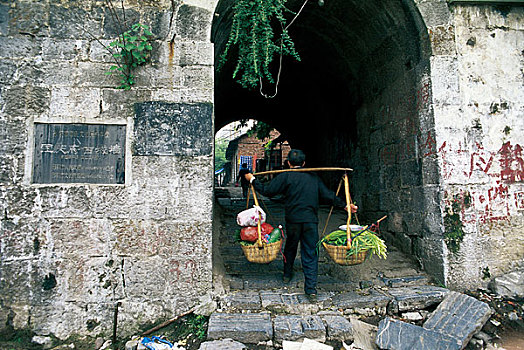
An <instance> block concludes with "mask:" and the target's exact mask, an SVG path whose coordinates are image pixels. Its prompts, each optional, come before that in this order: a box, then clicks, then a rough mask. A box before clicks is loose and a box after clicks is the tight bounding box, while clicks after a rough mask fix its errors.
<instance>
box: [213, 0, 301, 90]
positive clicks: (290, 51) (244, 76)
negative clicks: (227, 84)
mask: <svg viewBox="0 0 524 350" xmlns="http://www.w3.org/2000/svg"><path fill="white" fill-rule="evenodd" d="M285 3H286V0H235V5H234V7H233V13H234V16H233V22H232V25H231V32H230V34H229V39H228V41H227V43H226V47H225V49H224V52H223V53H222V55H221V57H220V61H219V64H218V68H219V69H220V68H222V67H223V66H224V64H225V62H226V61H227V55H228V52H229V51H230V49H231V47H232V46H233V45H237V46H238V59H237V64H236V67H235V70H234V72H233V78H237V77H238V78H237V81H238V82H239V83H240V84H241V85H242V86H243V87H245V88H254V87H256V86H257V84H258V83H259V82H261V81H262V80H264V79H266V80H267V81H269V82H271V83H274V79H273V77H272V74H271V72H270V70H269V66H270V64H271V62H272V60H273V58H274V56H275V55H278V54H280V55H289V56H292V57H294V58H295V59H297V60H298V61H300V57H299V55H298V53H297V52H296V51H295V45H294V44H293V41H292V40H291V37H290V36H289V33H288V31H287V27H286V19H285V18H284V12H291V11H289V10H288V9H287V8H286V7H285ZM272 23H273V24H280V28H278V30H277V33H280V34H279V35H278V39H277V40H275V39H274V36H275V31H274V29H273V27H272Z"/></svg>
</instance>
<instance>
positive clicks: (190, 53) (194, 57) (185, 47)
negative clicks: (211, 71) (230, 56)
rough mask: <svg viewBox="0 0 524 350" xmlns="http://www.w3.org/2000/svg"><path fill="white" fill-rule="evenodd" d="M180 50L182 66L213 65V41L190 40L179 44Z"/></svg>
mask: <svg viewBox="0 0 524 350" xmlns="http://www.w3.org/2000/svg"><path fill="white" fill-rule="evenodd" d="M176 48H177V49H179V50H180V61H179V64H180V65H181V66H192V65H199V66H211V65H213V60H214V58H213V46H212V44H211V43H207V42H199V41H196V42H195V41H190V42H181V43H179V44H178V45H177V47H176Z"/></svg>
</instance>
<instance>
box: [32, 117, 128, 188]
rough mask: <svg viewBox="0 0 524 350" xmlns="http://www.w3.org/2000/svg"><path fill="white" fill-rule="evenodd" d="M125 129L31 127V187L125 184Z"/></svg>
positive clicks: (85, 126)
mask: <svg viewBox="0 0 524 350" xmlns="http://www.w3.org/2000/svg"><path fill="white" fill-rule="evenodd" d="M125 142H126V126H125V125H108V124H54V123H53V124H47V123H35V150H34V161H33V183H40V184H48V183H93V184H123V183H125Z"/></svg>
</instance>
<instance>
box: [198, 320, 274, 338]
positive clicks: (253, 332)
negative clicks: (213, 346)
mask: <svg viewBox="0 0 524 350" xmlns="http://www.w3.org/2000/svg"><path fill="white" fill-rule="evenodd" d="M207 337H208V338H209V339H212V340H213V339H224V338H231V339H234V340H236V341H239V342H242V343H248V344H257V343H259V342H262V341H268V340H271V339H273V326H272V324H271V315H270V314H268V313H260V314H224V313H214V314H213V315H211V317H210V318H209V324H208V330H207Z"/></svg>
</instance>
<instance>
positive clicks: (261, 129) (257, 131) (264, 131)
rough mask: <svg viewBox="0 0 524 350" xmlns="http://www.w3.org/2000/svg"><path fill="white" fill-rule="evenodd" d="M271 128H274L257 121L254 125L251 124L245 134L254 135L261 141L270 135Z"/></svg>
mask: <svg viewBox="0 0 524 350" xmlns="http://www.w3.org/2000/svg"><path fill="white" fill-rule="evenodd" d="M273 129H274V128H273V127H272V126H271V125H269V124H267V123H264V122H261V121H257V122H256V123H255V125H253V127H252V128H251V129H250V130H249V131H248V132H247V134H248V135H249V136H252V135H255V136H256V138H257V139H259V140H262V141H263V140H265V139H267V138H268V137H269V136H270V134H271V131H272V130H273Z"/></svg>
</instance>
